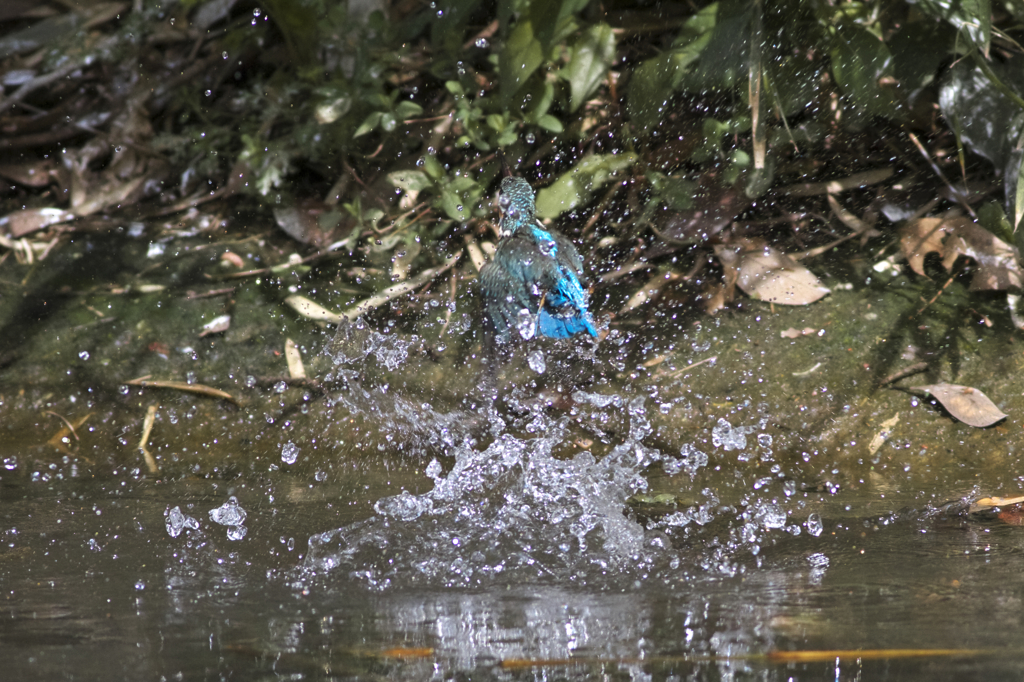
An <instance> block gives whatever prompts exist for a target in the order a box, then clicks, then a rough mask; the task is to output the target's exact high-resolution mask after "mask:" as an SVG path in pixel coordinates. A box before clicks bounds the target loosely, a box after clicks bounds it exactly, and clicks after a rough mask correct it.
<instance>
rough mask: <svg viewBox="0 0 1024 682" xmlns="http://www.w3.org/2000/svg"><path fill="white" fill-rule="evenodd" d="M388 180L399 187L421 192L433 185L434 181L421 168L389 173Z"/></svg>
mask: <svg viewBox="0 0 1024 682" xmlns="http://www.w3.org/2000/svg"><path fill="white" fill-rule="evenodd" d="M387 178H388V182H390V183H391V184H392V185H394V186H395V187H397V188H399V189H404V190H407V191H409V192H419V191H420V190H423V189H426V188H427V187H432V186H433V184H434V183H433V181H432V180H431V179H430V178H429V177H427V174H426V173H424V172H423V171H421V170H402V171H395V172H394V173H388V176H387Z"/></svg>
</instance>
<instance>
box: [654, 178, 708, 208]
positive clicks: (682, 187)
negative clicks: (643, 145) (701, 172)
mask: <svg viewBox="0 0 1024 682" xmlns="http://www.w3.org/2000/svg"><path fill="white" fill-rule="evenodd" d="M647 179H648V180H650V181H651V185H653V186H654V193H655V198H656V199H657V200H658V201H661V202H663V203H664V204H665V205H666V206H667V207H669V208H670V209H673V210H676V211H685V210H687V209H690V208H693V197H694V195H695V194H696V192H697V183H696V182H694V181H693V180H687V179H686V178H683V177H679V176H673V175H665V174H664V173H659V172H657V171H650V170H649V171H647Z"/></svg>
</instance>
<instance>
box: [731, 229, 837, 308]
mask: <svg viewBox="0 0 1024 682" xmlns="http://www.w3.org/2000/svg"><path fill="white" fill-rule="evenodd" d="M715 255H717V256H718V258H719V261H720V262H721V263H722V267H723V268H724V269H725V270H726V273H725V274H726V282H727V283H728V282H729V281H730V275H732V274H734V275H735V277H736V286H737V287H739V288H740V290H741V291H743V292H744V293H745V294H747V295H748V296H750V297H751V298H754V299H757V300H759V301H765V302H767V303H778V304H781V305H807V304H809V303H814V302H815V301H817V300H819V299H821V298H822V297H824V296H825V295H826V294H828V293H830V290H829V289H828V288H827V287H825V286H824V285H822V283H821V281H820V280H819V279H818V278H817V277H815V275H814V273H812V272H811V271H810V270H808V269H807V268H805V267H804V266H802V265H800V264H799V263H798V262H796V261H795V260H793V259H792V258H790V257H789V256H787V255H786V254H785V253H783V252H782V251H779V250H778V249H774V248H772V247H771V246H768V244H767V243H766V242H764V241H763V240H754V239H738V240H736V241H735V242H733V243H732V244H720V245H718V246H716V247H715ZM730 270H732V271H734V273H730Z"/></svg>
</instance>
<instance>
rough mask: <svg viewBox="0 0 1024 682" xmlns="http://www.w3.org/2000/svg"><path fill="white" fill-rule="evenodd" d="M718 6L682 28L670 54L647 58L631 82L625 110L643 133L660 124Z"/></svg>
mask: <svg viewBox="0 0 1024 682" xmlns="http://www.w3.org/2000/svg"><path fill="white" fill-rule="evenodd" d="M717 13H718V3H717V2H715V3H712V4H710V5H708V6H707V7H705V8H704V9H702V10H701V11H700V12H698V13H697V14H695V15H694V16H692V17H690V18H689V19H688V20H687V21H686V23H685V24H684V25H683V29H682V30H681V31H680V35H679V37H678V38H677V39H676V41H675V43H674V44H673V46H672V50H671V51H670V52H666V53H665V54H663V55H659V56H657V57H654V58H652V59H648V60H647V61H645V62H643V63H642V64H640V66H638V67H637V68H636V70H635V71H634V72H633V77H632V78H631V79H630V83H629V92H628V93H627V99H626V110H627V111H628V112H629V115H630V118H632V119H633V122H634V123H636V125H637V127H638V128H640V130H641V131H642V132H646V131H648V130H651V129H652V128H654V127H655V126H656V125H657V124H658V122H659V121H661V117H662V114H663V113H664V112H665V110H666V108H667V107H668V102H669V99H670V98H671V97H672V93H673V92H674V91H675V89H676V87H677V86H678V85H679V80H680V77H681V76H682V74H683V72H684V71H685V69H686V68H687V67H688V66H690V65H691V64H692V63H693V62H694V61H696V60H697V59H698V58H699V57H700V56H701V54H702V52H703V51H704V48H705V46H706V45H707V44H708V41H709V40H710V39H711V35H712V31H713V29H714V28H715V25H716V23H717Z"/></svg>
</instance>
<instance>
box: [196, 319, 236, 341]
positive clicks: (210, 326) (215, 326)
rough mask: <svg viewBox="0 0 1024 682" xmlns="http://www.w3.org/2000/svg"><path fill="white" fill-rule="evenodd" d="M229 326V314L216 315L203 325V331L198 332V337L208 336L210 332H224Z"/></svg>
mask: <svg viewBox="0 0 1024 682" xmlns="http://www.w3.org/2000/svg"><path fill="white" fill-rule="evenodd" d="M230 328H231V316H230V315H218V316H217V317H215V318H213V319H212V320H210V321H209V322H207V323H206V324H204V325H203V331H201V332H199V338H203V337H204V336H209V335H210V334H220V333H221V332H226V331H227V330H228V329H230Z"/></svg>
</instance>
